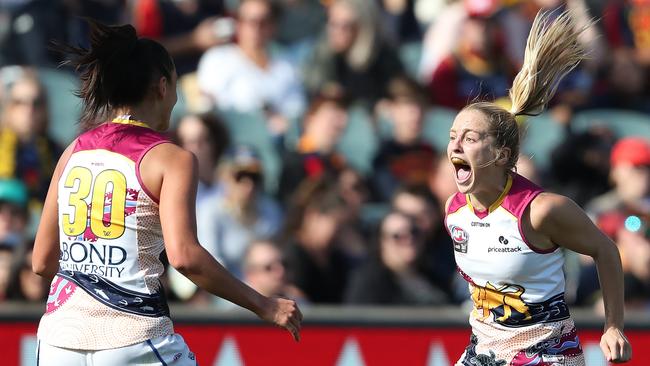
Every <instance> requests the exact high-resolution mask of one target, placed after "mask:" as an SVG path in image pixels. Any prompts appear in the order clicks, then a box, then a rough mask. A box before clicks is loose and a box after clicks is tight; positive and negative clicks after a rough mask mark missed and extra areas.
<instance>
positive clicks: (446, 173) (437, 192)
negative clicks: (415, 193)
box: [429, 154, 458, 215]
mask: <svg viewBox="0 0 650 366" xmlns="http://www.w3.org/2000/svg"><path fill="white" fill-rule="evenodd" d="M434 164H435V166H434V168H433V169H432V171H431V175H430V176H429V190H430V191H431V193H433V195H434V196H435V197H436V200H437V201H438V202H447V199H448V198H449V197H451V195H452V194H454V193H456V192H458V188H457V187H456V180H455V178H454V176H455V175H456V171H455V170H454V166H453V164H451V163H450V162H449V158H448V157H447V154H444V155H440V157H439V158H438V161H436V162H435V163H434ZM440 214H441V215H442V214H444V207H440Z"/></svg>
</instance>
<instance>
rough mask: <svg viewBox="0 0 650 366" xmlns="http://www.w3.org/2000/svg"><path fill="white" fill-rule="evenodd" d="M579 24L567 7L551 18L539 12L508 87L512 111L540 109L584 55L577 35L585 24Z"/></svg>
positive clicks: (532, 112)
mask: <svg viewBox="0 0 650 366" xmlns="http://www.w3.org/2000/svg"><path fill="white" fill-rule="evenodd" d="M591 25H592V22H589V23H588V24H587V25H585V26H582V27H580V28H578V27H577V26H576V25H575V21H574V19H573V18H572V16H571V14H570V13H569V12H568V11H565V12H563V13H562V14H560V15H559V16H558V17H557V18H555V19H554V20H551V19H550V15H549V13H546V14H544V13H541V12H540V13H538V14H537V16H536V17H535V21H534V22H533V27H532V29H531V30H530V35H529V36H528V42H527V44H526V52H525V55H524V64H523V66H522V68H521V70H520V71H519V73H518V74H517V76H516V77H515V80H514V82H513V84H512V89H510V100H511V101H512V107H511V109H510V113H512V114H513V115H515V116H517V115H529V116H534V115H538V114H540V113H542V112H543V111H544V108H545V107H546V104H547V103H548V102H549V101H550V100H551V98H553V95H554V94H555V91H556V90H557V87H558V84H559V83H560V80H561V79H562V78H563V77H564V76H566V74H568V73H569V72H570V71H571V70H573V69H574V68H575V67H576V66H578V63H580V61H581V60H582V59H584V58H585V56H586V54H585V50H584V48H583V47H582V46H581V44H580V43H579V42H578V36H579V35H580V34H581V33H582V32H583V31H584V30H585V29H587V28H588V27H590V26H591Z"/></svg>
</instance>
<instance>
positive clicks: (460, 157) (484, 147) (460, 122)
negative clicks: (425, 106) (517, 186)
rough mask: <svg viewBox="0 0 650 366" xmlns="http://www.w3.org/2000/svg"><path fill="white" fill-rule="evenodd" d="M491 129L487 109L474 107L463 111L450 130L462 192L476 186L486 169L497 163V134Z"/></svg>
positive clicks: (451, 158) (452, 156)
mask: <svg viewBox="0 0 650 366" xmlns="http://www.w3.org/2000/svg"><path fill="white" fill-rule="evenodd" d="M488 131H489V125H488V122H487V120H486V118H485V116H484V115H483V113H482V112H480V111H477V110H471V109H469V110H463V111H461V112H460V113H459V114H458V116H457V117H456V119H455V120H454V124H453V125H452V127H451V130H450V131H449V145H447V156H448V157H449V161H450V162H451V163H452V164H453V166H454V173H455V175H454V179H455V180H456V185H457V186H458V190H459V191H460V192H461V193H470V192H472V191H473V190H475V188H476V186H477V181H478V180H480V178H481V176H482V175H484V174H482V173H483V172H487V171H488V170H492V169H494V167H495V164H494V163H495V159H494V149H493V144H494V137H492V136H491V135H490V134H489V133H488ZM477 178H479V179H478V180H477Z"/></svg>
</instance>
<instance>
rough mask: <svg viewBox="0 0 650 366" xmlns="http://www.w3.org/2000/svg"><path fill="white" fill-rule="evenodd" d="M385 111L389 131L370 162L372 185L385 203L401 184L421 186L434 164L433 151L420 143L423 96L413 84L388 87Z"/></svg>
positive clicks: (407, 81) (400, 81)
mask: <svg viewBox="0 0 650 366" xmlns="http://www.w3.org/2000/svg"><path fill="white" fill-rule="evenodd" d="M388 96H389V100H388V102H387V103H386V107H387V108H386V109H387V112H388V116H389V122H390V124H391V125H392V127H393V133H392V136H391V137H390V138H389V139H388V140H386V141H384V142H383V143H382V144H381V145H380V148H379V151H378V152H377V154H376V155H375V158H374V160H373V176H372V177H373V183H374V189H375V193H376V195H377V198H378V199H379V200H380V201H388V200H390V198H391V197H392V196H393V194H394V192H395V190H396V189H397V188H398V187H399V186H400V185H404V184H424V183H425V182H426V180H427V179H428V177H429V174H430V173H431V169H432V167H433V165H434V162H435V160H436V152H435V150H434V149H433V147H432V146H431V145H430V144H429V143H428V142H426V141H424V140H423V139H422V129H423V124H424V115H425V113H426V108H427V102H426V95H425V93H424V91H423V90H422V88H421V87H420V86H419V85H418V84H417V83H416V82H415V81H414V80H411V79H408V78H405V77H400V78H396V79H394V80H392V81H391V83H390V85H389V87H388Z"/></svg>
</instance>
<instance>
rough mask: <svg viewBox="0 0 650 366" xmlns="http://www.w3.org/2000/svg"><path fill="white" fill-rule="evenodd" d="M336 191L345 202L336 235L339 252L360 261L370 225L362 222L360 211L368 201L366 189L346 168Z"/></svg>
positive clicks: (360, 179) (365, 250)
mask: <svg viewBox="0 0 650 366" xmlns="http://www.w3.org/2000/svg"><path fill="white" fill-rule="evenodd" d="M338 190H339V194H340V195H341V198H342V199H343V201H344V202H345V205H346V209H345V212H344V213H343V217H342V220H341V226H340V228H339V230H338V233H337V235H336V236H337V243H339V244H342V245H343V247H342V248H341V250H342V251H343V252H345V253H346V255H347V256H348V257H350V258H352V259H356V260H361V259H364V258H365V257H366V256H367V254H368V240H367V238H368V237H369V236H370V228H369V226H370V225H371V223H369V222H366V221H364V220H363V218H362V215H361V211H362V209H363V205H364V204H365V203H366V202H367V201H368V198H369V191H368V187H367V185H366V183H365V181H364V179H363V177H362V176H361V174H359V172H357V171H356V170H354V169H352V168H350V167H347V168H345V169H343V170H342V171H341V173H340V174H339V177H338Z"/></svg>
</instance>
